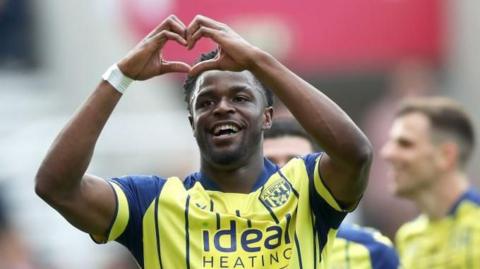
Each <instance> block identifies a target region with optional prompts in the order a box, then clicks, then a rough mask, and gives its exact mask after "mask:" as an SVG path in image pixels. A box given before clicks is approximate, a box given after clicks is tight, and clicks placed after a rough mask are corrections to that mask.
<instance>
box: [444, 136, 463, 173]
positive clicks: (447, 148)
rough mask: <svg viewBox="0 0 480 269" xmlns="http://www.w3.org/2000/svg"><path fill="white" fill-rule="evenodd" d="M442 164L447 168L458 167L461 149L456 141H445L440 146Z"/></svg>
mask: <svg viewBox="0 0 480 269" xmlns="http://www.w3.org/2000/svg"><path fill="white" fill-rule="evenodd" d="M440 150H441V156H442V159H441V166H442V168H443V169H445V170H451V169H456V167H457V166H458V162H459V158H460V149H459V147H458V145H457V144H456V143H454V142H445V143H443V144H442V145H441V146H440Z"/></svg>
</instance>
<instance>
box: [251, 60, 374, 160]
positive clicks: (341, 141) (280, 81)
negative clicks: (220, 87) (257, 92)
mask: <svg viewBox="0 0 480 269" xmlns="http://www.w3.org/2000/svg"><path fill="white" fill-rule="evenodd" d="M255 58H256V61H255V64H254V66H253V67H252V68H251V70H250V71H251V72H253V73H254V74H255V75H256V77H257V78H258V79H260V80H261V81H262V83H264V84H265V85H266V86H267V87H269V88H270V89H271V90H272V91H274V93H275V94H276V95H277V96H278V97H279V98H280V100H281V101H282V102H283V103H284V104H285V105H286V106H287V108H288V109H289V110H290V111H291V112H292V114H293V115H294V116H295V118H296V119H297V120H298V121H299V122H300V123H301V125H302V126H303V127H304V128H305V129H306V131H307V132H308V133H309V134H310V135H311V136H312V137H313V138H314V139H315V141H316V142H317V143H318V144H319V145H320V146H321V147H322V148H323V149H324V150H325V151H326V152H327V153H328V154H329V155H330V157H331V158H334V159H338V160H345V161H349V160H351V159H354V158H359V157H361V155H363V154H364V151H368V149H369V147H370V144H369V142H368V140H367V138H366V137H365V135H364V134H363V133H362V132H361V131H360V129H359V128H358V127H357V126H356V125H355V123H354V122H353V121H352V120H351V119H350V117H349V116H348V115H347V114H346V113H345V112H344V111H343V110H342V109H341V108H340V107H339V106H338V105H337V104H335V103H334V102H333V101H332V100H331V99H330V98H328V97H327V96H326V95H325V94H323V93H322V92H320V91H319V90H318V89H316V88H315V87H313V86H312V85H311V84H309V83H308V82H306V81H305V80H303V79H302V78H300V77H298V76H297V75H296V74H294V73H293V72H291V71H290V70H289V69H288V68H286V67H285V66H283V65H282V64H281V63H279V62H278V61H277V60H276V59H274V58H273V57H272V56H270V55H268V54H267V53H264V52H260V51H259V52H258V56H256V57H255Z"/></svg>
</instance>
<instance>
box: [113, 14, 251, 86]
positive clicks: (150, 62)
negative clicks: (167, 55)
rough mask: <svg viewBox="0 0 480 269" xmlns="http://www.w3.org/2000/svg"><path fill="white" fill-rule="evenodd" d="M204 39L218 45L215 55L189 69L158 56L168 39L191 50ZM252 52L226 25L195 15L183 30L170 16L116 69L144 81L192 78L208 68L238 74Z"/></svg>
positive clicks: (248, 62) (179, 62)
mask: <svg viewBox="0 0 480 269" xmlns="http://www.w3.org/2000/svg"><path fill="white" fill-rule="evenodd" d="M204 37H205V38H210V39H211V40H213V41H214V42H215V43H217V45H218V51H219V52H218V54H217V57H215V58H214V59H211V60H207V61H203V62H199V63H197V64H195V65H194V66H190V65H189V64H187V63H184V62H181V61H166V60H165V59H164V58H163V57H162V49H163V47H164V45H165V43H166V42H167V41H169V40H172V41H175V42H177V43H179V44H180V45H182V46H185V47H186V48H187V49H192V48H193V47H194V46H195V43H196V42H197V41H198V40H199V39H201V38H204ZM255 50H256V48H255V47H254V46H252V45H251V44H249V43H248V42H246V41H245V40H244V39H243V38H242V37H241V36H239V35H238V34H237V33H235V32H234V31H233V30H232V29H231V28H230V27H228V26H227V25H226V24H223V23H220V22H217V21H215V20H213V19H210V18H207V17H205V16H201V15H197V16H196V17H195V18H194V19H193V20H192V22H191V23H190V25H189V26H188V27H186V26H185V24H183V22H182V21H180V20H179V19H178V18H177V17H176V16H175V15H171V16H169V17H168V18H167V19H165V20H164V21H163V22H162V23H160V24H159V25H158V26H157V27H156V28H155V29H154V30H153V31H152V32H150V33H149V34H148V35H147V36H146V37H145V38H144V39H143V40H142V41H141V42H140V43H138V44H137V45H136V46H135V47H134V48H133V49H132V50H131V51H130V52H129V53H128V54H127V55H126V56H125V57H124V58H123V59H122V60H120V62H119V63H118V67H119V68H120V70H121V71H122V72H123V74H125V75H126V76H128V77H130V78H132V79H134V80H146V79H149V78H152V77H154V76H159V75H162V74H165V73H172V72H183V73H189V75H191V76H196V75H198V74H200V73H202V72H204V71H207V70H212V69H218V70H228V71H242V70H245V69H248V68H249V67H250V66H251V64H252V63H253V59H254V53H255Z"/></svg>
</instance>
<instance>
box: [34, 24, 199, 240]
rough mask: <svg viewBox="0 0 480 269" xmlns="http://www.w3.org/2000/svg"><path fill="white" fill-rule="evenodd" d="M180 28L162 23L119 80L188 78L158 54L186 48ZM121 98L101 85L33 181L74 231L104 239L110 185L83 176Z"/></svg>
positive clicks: (124, 64) (111, 202) (184, 68)
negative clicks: (173, 45) (172, 44)
mask: <svg viewBox="0 0 480 269" xmlns="http://www.w3.org/2000/svg"><path fill="white" fill-rule="evenodd" d="M184 35H185V26H184V25H183V23H182V22H180V21H179V20H178V19H177V18H176V17H174V16H171V17H169V18H167V19H166V20H165V21H163V22H162V23H161V24H160V25H159V26H158V27H157V28H156V29H155V30H153V31H152V32H151V33H150V34H149V35H148V36H147V37H146V38H145V39H144V40H143V41H142V42H140V43H139V44H138V45H137V46H136V47H135V48H134V49H133V50H131V51H130V52H129V54H128V55H127V56H126V57H125V58H123V59H122V60H121V61H120V62H119V64H118V66H119V68H120V70H121V71H122V73H123V74H125V75H126V76H128V77H130V78H133V79H136V80H145V79H148V78H151V77H154V76H157V75H161V74H163V73H169V72H188V71H189V70H190V67H189V66H188V65H186V64H184V63H180V62H166V61H164V60H163V59H162V58H161V49H162V47H163V45H164V44H165V42H166V41H167V40H174V41H176V42H178V43H180V44H181V45H186V40H185V38H184ZM120 97H121V94H120V93H119V92H118V91H117V90H116V89H114V88H113V87H112V86H111V85H110V84H109V83H108V82H106V81H102V82H101V83H100V84H99V85H98V87H97V88H96V90H95V91H94V92H93V93H92V94H91V96H90V97H89V98H88V99H87V101H86V102H85V103H84V104H83V105H82V106H81V107H80V109H79V110H78V112H77V113H76V114H75V115H74V116H73V118H72V119H71V120H70V122H69V123H68V124H67V125H66V126H65V127H64V129H63V130H62V131H61V132H60V134H59V135H58V137H57V138H56V140H55V142H54V143H53V145H52V146H51V148H50V150H49V152H48V153H47V156H46V157H45V159H44V160H43V162H42V164H41V166H40V168H39V170H38V172H37V176H36V186H35V191H36V192H37V194H38V195H39V196H40V197H42V198H43V199H44V200H45V201H46V202H47V203H49V204H50V205H51V206H52V207H54V208H55V209H56V210H58V211H59V212H60V213H61V214H62V215H63V216H64V217H65V218H66V219H67V220H68V221H69V222H70V223H72V224H73V225H75V226H76V227H78V228H79V229H81V230H83V231H85V232H88V233H91V234H94V235H97V236H106V234H107V232H108V229H109V225H110V224H111V221H112V219H113V217H114V214H115V195H114V192H113V190H112V188H111V186H109V184H108V183H107V182H106V181H105V180H103V179H101V178H98V177H95V176H91V175H87V174H85V171H86V170H87V168H88V165H89V163H90V160H91V157H92V154H93V151H94V148H95V144H96V142H97V139H98V137H99V135H100V133H101V131H102V129H103V127H104V126H105V123H106V122H107V120H108V118H109V117H110V114H111V113H112V111H113V109H114V108H115V106H116V104H117V103H118V101H119V100H120Z"/></svg>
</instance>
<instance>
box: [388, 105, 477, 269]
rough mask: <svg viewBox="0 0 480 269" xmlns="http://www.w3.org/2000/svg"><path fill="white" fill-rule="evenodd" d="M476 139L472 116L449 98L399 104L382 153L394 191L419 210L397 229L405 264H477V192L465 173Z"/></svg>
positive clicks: (444, 265) (433, 268) (417, 266)
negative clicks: (418, 212)
mask: <svg viewBox="0 0 480 269" xmlns="http://www.w3.org/2000/svg"><path fill="white" fill-rule="evenodd" d="M474 145H475V134H474V128H473V124H472V120H471V119H470V116H469V115H468V114H467V113H466V112H465V111H464V109H463V108H462V106H461V105H459V104H458V103H456V102H454V101H453V100H450V99H447V98H443V97H430V98H427V97H425V98H415V99H408V100H406V101H405V102H403V103H402V105H401V106H400V108H399V109H398V111H397V113H396V117H395V120H394V121H393V126H392V127H391V130H390V136H389V140H388V141H387V143H386V144H385V145H384V147H383V149H382V152H381V154H382V157H383V158H384V159H385V160H386V161H387V162H388V163H389V164H390V170H389V172H390V176H391V178H392V179H393V180H392V182H391V186H392V191H393V193H394V194H395V195H397V196H399V197H403V198H405V199H409V200H411V201H412V202H414V203H415V205H416V206H417V207H418V209H419V210H420V211H421V213H422V214H421V215H420V216H419V217H417V218H416V219H414V220H413V221H411V222H408V223H406V224H404V225H403V226H402V227H401V228H400V229H399V231H398V232H397V236H396V244H397V247H398V251H399V256H400V260H401V262H402V265H404V266H405V268H418V269H423V268H425V269H427V268H428V269H435V268H480V248H479V247H478V246H480V223H479V220H480V194H479V193H478V192H477V191H476V190H474V189H473V188H472V187H471V186H470V183H469V180H468V178H467V175H466V173H465V167H466V166H467V163H468V160H469V159H470V157H471V155H472V152H473V150H474Z"/></svg>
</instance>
